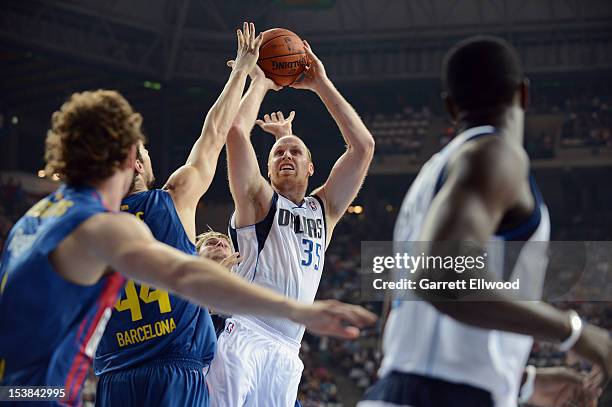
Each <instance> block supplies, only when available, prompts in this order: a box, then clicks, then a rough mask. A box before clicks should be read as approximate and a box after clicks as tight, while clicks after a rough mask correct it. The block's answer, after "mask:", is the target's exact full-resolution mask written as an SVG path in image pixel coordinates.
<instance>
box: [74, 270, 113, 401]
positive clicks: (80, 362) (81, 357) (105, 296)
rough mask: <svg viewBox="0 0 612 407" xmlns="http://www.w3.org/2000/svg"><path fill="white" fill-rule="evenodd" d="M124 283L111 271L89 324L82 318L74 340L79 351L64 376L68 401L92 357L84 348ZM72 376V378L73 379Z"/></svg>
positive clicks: (78, 389)
mask: <svg viewBox="0 0 612 407" xmlns="http://www.w3.org/2000/svg"><path fill="white" fill-rule="evenodd" d="M124 284H125V278H124V277H123V276H122V275H120V274H118V273H115V272H113V273H112V274H111V275H109V276H108V277H107V281H106V284H105V286H104V288H103V289H102V293H101V294H100V297H99V298H98V301H97V304H96V307H97V311H96V314H95V315H94V317H93V318H91V319H89V322H90V323H89V324H87V323H86V322H87V321H88V320H87V319H84V320H83V322H82V323H81V326H80V327H79V332H78V334H77V337H76V340H77V341H79V342H80V347H79V352H78V354H77V356H76V357H75V359H74V361H73V362H72V367H71V368H70V372H69V373H68V377H67V378H66V383H65V387H66V395H67V396H68V402H69V403H70V402H74V401H76V397H77V396H78V395H79V392H80V390H81V387H82V385H83V382H84V381H85V377H86V375H87V372H88V370H89V366H90V365H91V362H92V359H91V358H90V357H89V356H87V354H86V353H85V349H86V347H87V345H88V343H89V341H90V340H91V337H92V336H93V333H94V332H95V330H96V328H97V327H98V324H99V323H100V319H101V318H102V315H103V314H104V311H106V309H107V308H109V307H112V306H113V305H114V304H115V302H116V301H117V297H118V295H119V291H120V290H121V289H122V288H123V285H124ZM87 325H89V328H88V330H87V333H86V334H85V338H84V339H83V340H79V338H80V336H81V334H82V332H83V330H84V327H85V326H87ZM73 377H74V380H73Z"/></svg>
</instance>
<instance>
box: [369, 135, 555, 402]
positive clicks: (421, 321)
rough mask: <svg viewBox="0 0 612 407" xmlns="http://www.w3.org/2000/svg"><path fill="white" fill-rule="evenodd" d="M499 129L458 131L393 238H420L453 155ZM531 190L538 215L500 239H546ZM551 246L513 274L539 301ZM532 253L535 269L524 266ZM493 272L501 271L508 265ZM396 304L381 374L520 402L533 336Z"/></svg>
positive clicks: (523, 254) (416, 187)
mask: <svg viewBox="0 0 612 407" xmlns="http://www.w3.org/2000/svg"><path fill="white" fill-rule="evenodd" d="M496 132H497V131H496V129H495V128H493V127H491V126H479V127H474V128H471V129H469V130H467V131H465V132H463V133H461V134H459V135H458V136H457V137H456V138H455V139H453V140H452V141H451V142H450V143H449V144H448V145H447V146H446V147H445V148H444V149H442V150H441V151H440V152H439V153H438V154H436V155H434V156H433V157H432V158H431V159H430V160H429V161H428V162H427V163H426V164H425V165H424V166H423V168H422V169H421V171H420V172H419V174H418V176H417V177H416V179H415V180H414V183H413V184H412V186H411V187H410V189H409V191H408V193H407V195H406V197H405V199H404V202H403V204H402V207H401V210H400V213H399V216H398V219H397V222H396V225H395V231H394V238H393V240H394V241H395V242H410V241H416V240H418V236H419V234H420V232H421V228H422V226H423V221H424V219H425V216H426V214H427V211H428V209H429V207H430V205H431V202H432V200H433V198H434V196H435V194H436V192H437V190H438V189H439V188H440V186H441V184H442V181H443V179H444V171H445V167H446V164H447V162H448V160H449V158H450V157H451V156H452V155H453V153H455V152H456V151H457V150H458V149H459V147H460V146H461V145H462V144H464V143H465V142H466V141H468V140H471V139H473V138H476V137H479V136H492V135H493V134H495V133H496ZM494 137H495V136H494ZM532 191H533V193H534V197H535V199H536V208H535V210H534V213H533V214H532V216H531V217H530V219H529V220H528V221H527V222H526V224H525V225H521V227H519V228H517V230H516V231H517V232H519V230H520V233H523V236H519V235H518V234H514V235H513V236H509V237H510V238H508V237H506V236H496V237H495V238H496V239H500V240H529V241H543V242H548V240H549V234H550V220H549V217H548V211H547V209H546V206H545V205H544V203H543V202H542V200H541V197H540V196H539V193H538V192H537V190H536V189H535V185H533V184H532ZM525 232H526V234H525ZM501 246H503V245H501ZM546 247H547V244H538V245H524V246H523V249H522V250H521V251H520V253H519V256H518V258H517V260H516V262H515V263H514V266H513V268H512V270H511V271H510V276H511V277H510V278H511V279H513V280H514V279H516V278H517V277H520V278H521V286H523V284H524V283H523V280H525V281H528V282H526V283H525V284H529V286H530V287H533V289H534V290H536V291H537V296H538V298H539V296H540V295H541V290H542V284H543V281H544V276H545V273H546V266H547V264H548V257H547V254H546ZM495 254H496V253H494V252H493V253H489V259H488V263H489V264H498V265H499V264H503V262H500V259H499V257H500V256H499V254H500V253H499V251H498V252H497V256H495ZM502 256H503V254H502ZM494 257H497V258H494ZM526 258H528V259H529V267H527V266H526V264H525V261H526ZM491 271H492V272H494V273H495V274H497V275H498V276H501V274H499V273H503V265H502V266H500V267H496V268H494V270H491ZM505 275H508V273H506V274H505ZM398 304H399V305H398V306H397V307H396V308H394V309H393V310H392V311H391V313H390V315H389V320H388V323H387V327H386V329H385V333H384V338H383V350H384V354H385V356H384V359H383V362H382V365H381V368H380V372H379V373H380V376H381V377H382V376H384V375H385V374H387V373H389V372H391V371H399V372H406V373H414V374H419V375H423V376H428V377H434V378H437V379H441V380H445V381H448V382H453V383H464V384H468V385H471V386H474V387H477V388H481V389H484V390H487V391H489V392H490V393H491V395H492V398H493V400H494V402H495V405H496V406H497V407H509V406H513V407H516V405H517V395H518V393H519V386H520V383H521V375H522V372H523V369H524V367H525V364H526V363H527V359H528V357H529V352H530V350H531V347H532V342H533V341H532V338H531V337H528V336H523V335H517V334H513V333H507V332H501V331H495V330H486V329H479V328H474V327H471V326H468V325H465V324H462V323H460V322H458V321H456V320H454V319H452V318H451V317H449V316H446V315H444V314H442V313H441V312H439V311H437V310H436V308H434V307H433V306H431V305H430V304H429V303H427V302H425V301H417V300H415V301H403V302H398Z"/></svg>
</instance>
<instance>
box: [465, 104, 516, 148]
mask: <svg viewBox="0 0 612 407" xmlns="http://www.w3.org/2000/svg"><path fill="white" fill-rule="evenodd" d="M478 126H493V127H495V128H496V129H498V130H499V131H500V132H501V133H502V134H503V135H504V137H507V138H508V139H509V140H512V141H513V142H515V143H518V144H519V145H522V144H523V130H524V112H523V110H522V109H520V108H518V107H515V106H510V107H504V108H491V109H486V110H484V109H483V110H477V111H471V112H461V113H460V114H459V120H458V122H457V125H456V128H457V132H458V133H461V132H463V131H465V130H467V129H470V128H472V127H478Z"/></svg>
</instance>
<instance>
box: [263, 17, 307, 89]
mask: <svg viewBox="0 0 612 407" xmlns="http://www.w3.org/2000/svg"><path fill="white" fill-rule="evenodd" d="M307 63H308V62H307V60H306V52H305V51H304V44H303V43H302V39H301V38H300V37H298V36H297V35H295V33H293V32H291V31H289V30H286V29H284V28H273V29H271V30H268V31H264V32H263V39H262V42H261V46H260V47H259V60H258V61H257V65H259V67H260V68H261V70H262V71H264V73H265V74H266V77H268V78H270V79H272V80H273V81H274V83H276V84H277V85H279V86H287V85H291V84H292V83H293V82H295V80H296V79H297V78H298V77H299V76H300V75H301V74H302V72H304V67H305V66H306V65H307Z"/></svg>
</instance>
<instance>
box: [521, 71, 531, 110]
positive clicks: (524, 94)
mask: <svg viewBox="0 0 612 407" xmlns="http://www.w3.org/2000/svg"><path fill="white" fill-rule="evenodd" d="M519 92H520V95H521V99H520V100H521V107H522V108H523V110H527V108H528V107H529V79H528V78H525V79H523V80H522V82H521V84H520V85H519Z"/></svg>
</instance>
